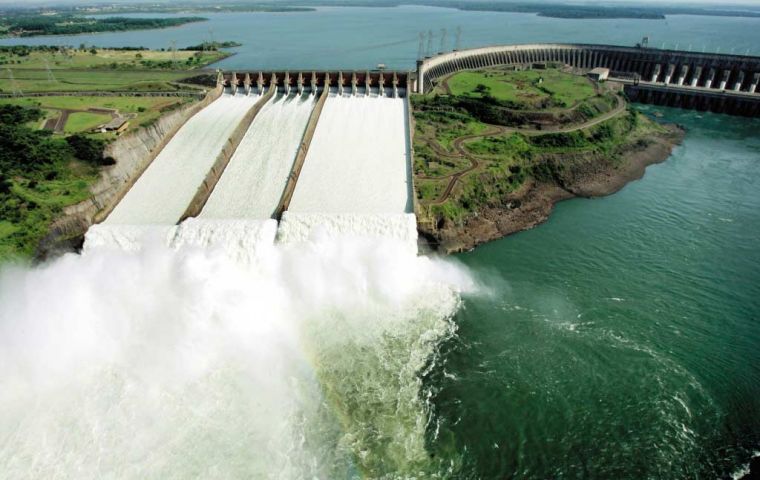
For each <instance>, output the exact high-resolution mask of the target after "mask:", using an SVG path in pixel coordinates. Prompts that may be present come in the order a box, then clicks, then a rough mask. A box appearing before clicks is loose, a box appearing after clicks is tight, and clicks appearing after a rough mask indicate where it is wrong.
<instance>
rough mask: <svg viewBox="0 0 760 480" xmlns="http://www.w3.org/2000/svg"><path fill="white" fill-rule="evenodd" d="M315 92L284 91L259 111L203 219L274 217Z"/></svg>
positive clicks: (210, 199)
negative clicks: (295, 92)
mask: <svg viewBox="0 0 760 480" xmlns="http://www.w3.org/2000/svg"><path fill="white" fill-rule="evenodd" d="M316 98H317V97H316V96H314V95H310V94H308V93H306V94H304V95H297V94H296V95H289V96H286V95H284V94H280V95H278V96H276V97H274V98H273V99H272V100H271V101H269V102H268V103H267V104H266V105H265V106H264V107H263V108H262V109H261V111H260V112H259V113H258V114H257V115H256V118H255V119H254V121H253V123H252V124H251V127H250V128H249V129H248V132H247V133H246V134H245V137H243V140H242V142H241V143H240V146H239V147H238V149H237V151H236V152H235V154H234V155H233V157H232V159H231V160H230V163H229V164H228V165H227V168H226V169H225V171H224V174H223V175H222V177H221V178H220V179H219V183H217V185H216V187H215V188H214V191H213V192H212V194H211V196H210V197H209V199H208V202H206V205H205V206H204V207H203V211H202V212H201V214H200V217H201V218H204V219H210V218H216V219H223V218H253V219H265V218H270V217H271V216H272V214H273V213H274V211H275V208H277V205H278V203H279V202H280V199H281V197H282V192H283V189H284V188H285V184H286V182H287V180H288V175H289V174H290V171H291V169H292V167H293V161H294V159H295V156H296V152H297V151H298V147H299V145H300V143H301V139H302V138H303V135H304V130H305V129H306V124H307V123H308V121H309V116H310V115H311V112H312V109H313V108H314V103H315V101H316Z"/></svg>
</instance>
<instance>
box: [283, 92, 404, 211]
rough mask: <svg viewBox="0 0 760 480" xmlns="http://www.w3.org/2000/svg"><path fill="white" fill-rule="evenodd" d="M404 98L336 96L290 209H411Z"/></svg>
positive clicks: (316, 135)
mask: <svg viewBox="0 0 760 480" xmlns="http://www.w3.org/2000/svg"><path fill="white" fill-rule="evenodd" d="M406 109H407V107H406V101H405V100H404V99H403V98H392V97H378V96H363V95H361V96H355V97H354V96H339V95H336V94H330V97H329V98H328V99H327V102H326V103H325V106H324V108H323V110H322V114H321V116H320V118H319V122H318V123H317V128H316V130H315V132H314V138H313V139H312V142H311V146H310V148H309V153H308V155H307V156H306V161H305V163H304V166H303V170H302V171H301V175H300V177H299V179H298V183H297V184H296V189H295V192H294V194H293V199H292V201H291V203H290V206H289V208H288V211H289V212H292V213H323V214H324V213H362V214H374V213H410V212H412V211H413V208H412V191H411V166H410V164H409V139H408V138H407V123H408V120H407V110H406Z"/></svg>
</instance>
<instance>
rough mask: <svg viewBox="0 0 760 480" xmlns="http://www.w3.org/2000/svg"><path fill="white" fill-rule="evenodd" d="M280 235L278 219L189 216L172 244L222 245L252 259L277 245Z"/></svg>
mask: <svg viewBox="0 0 760 480" xmlns="http://www.w3.org/2000/svg"><path fill="white" fill-rule="evenodd" d="M276 235H277V220H237V219H235V220H208V219H205V218H188V219H187V220H185V221H184V222H182V223H181V224H180V225H179V227H177V233H176V235H175V237H174V239H173V241H172V243H171V246H172V247H173V248H176V249H180V248H185V247H188V246H194V247H201V248H210V249H221V250H223V251H224V253H225V254H227V255H228V256H229V257H230V258H232V259H236V260H239V261H247V262H251V261H253V260H254V259H255V258H257V257H260V256H261V255H264V254H265V253H266V252H268V251H269V250H271V249H272V248H273V246H274V239H275V236H276Z"/></svg>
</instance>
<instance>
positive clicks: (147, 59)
mask: <svg viewBox="0 0 760 480" xmlns="http://www.w3.org/2000/svg"><path fill="white" fill-rule="evenodd" d="M229 55H230V54H229V52H225V51H221V50H217V51H212V50H208V51H195V50H192V51H185V50H178V51H175V52H171V51H158V50H111V49H94V50H87V49H75V48H67V47H0V92H12V91H14V87H15V89H16V90H21V91H22V92H24V93H28V92H51V91H101V90H114V91H122V90H125V91H150V90H152V91H171V90H177V89H178V87H177V86H176V85H173V84H172V82H179V81H181V80H183V79H185V78H188V77H191V76H194V75H196V72H195V71H196V70H197V69H199V68H202V67H205V66H206V65H208V64H210V63H213V62H216V61H219V60H221V59H223V58H225V57H227V56H229ZM48 67H49V68H50V71H48ZM51 75H52V78H51Z"/></svg>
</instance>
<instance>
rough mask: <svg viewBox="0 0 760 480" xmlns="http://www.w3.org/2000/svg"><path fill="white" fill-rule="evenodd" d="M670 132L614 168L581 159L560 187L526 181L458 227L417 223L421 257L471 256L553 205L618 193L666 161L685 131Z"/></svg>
mask: <svg viewBox="0 0 760 480" xmlns="http://www.w3.org/2000/svg"><path fill="white" fill-rule="evenodd" d="M665 127H666V128H667V129H668V133H665V134H661V135H658V136H656V137H653V138H651V139H650V143H648V144H647V145H646V146H641V145H636V144H634V145H631V146H628V147H627V148H626V150H625V152H624V153H622V154H621V156H620V160H619V162H618V163H617V164H612V162H611V160H610V159H609V158H605V157H597V158H594V157H591V158H590V160H591V161H588V160H589V158H588V157H585V158H584V156H583V155H581V156H579V157H577V158H575V159H574V160H586V161H585V162H584V163H582V164H579V163H575V164H572V165H571V168H570V172H569V178H562V179H560V180H559V181H558V182H555V183H550V182H541V181H537V180H535V179H532V178H531V179H529V180H527V181H526V182H525V183H524V184H523V185H522V186H521V187H520V188H519V189H518V190H516V191H514V192H511V193H509V194H507V195H506V196H505V197H504V198H503V199H502V200H501V204H499V205H489V206H486V207H485V208H482V209H480V210H479V211H476V212H473V215H472V216H471V217H470V218H468V219H467V220H465V221H464V222H463V224H461V225H451V224H449V225H444V226H442V227H441V228H439V229H437V230H436V231H431V230H429V229H427V228H426V227H425V226H423V225H422V224H420V223H418V224H417V230H418V234H419V243H420V251H421V252H429V251H432V252H438V253H442V254H447V255H448V254H453V253H462V252H466V251H470V250H472V249H474V248H475V247H477V246H479V245H482V244H484V243H486V242H490V241H493V240H498V239H500V238H504V237H507V236H509V235H512V234H514V233H518V232H521V231H524V230H530V229H532V228H534V227H536V226H538V225H540V224H542V223H544V222H545V221H547V220H548V219H549V216H550V215H551V213H552V211H553V210H554V206H555V205H556V204H557V203H559V202H561V201H563V200H569V199H572V198H599V197H605V196H608V195H612V194H614V193H616V192H618V191H620V190H621V189H622V188H623V187H625V186H626V185H628V184H629V183H630V182H633V181H635V180H639V179H641V178H642V177H643V176H644V174H645V173H646V168H647V167H648V166H650V165H654V164H658V163H662V162H664V161H666V160H667V159H668V158H670V155H671V154H672V152H673V149H674V148H675V147H676V146H678V145H680V144H681V143H682V141H683V138H684V136H685V131H684V129H683V128H681V127H680V126H677V125H665Z"/></svg>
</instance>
